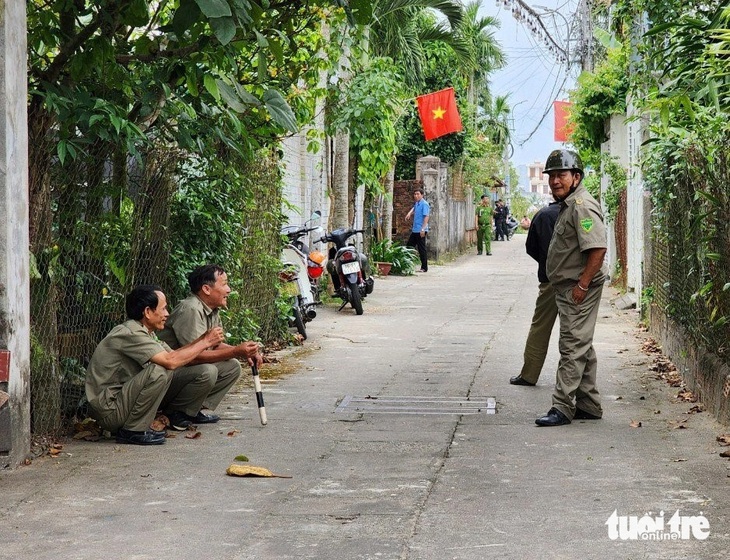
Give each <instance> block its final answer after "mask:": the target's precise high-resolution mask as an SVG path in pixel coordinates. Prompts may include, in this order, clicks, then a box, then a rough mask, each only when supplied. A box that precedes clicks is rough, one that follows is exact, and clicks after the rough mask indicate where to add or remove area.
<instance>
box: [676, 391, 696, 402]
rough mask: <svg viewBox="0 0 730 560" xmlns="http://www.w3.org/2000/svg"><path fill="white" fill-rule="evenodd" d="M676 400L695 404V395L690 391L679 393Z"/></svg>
mask: <svg viewBox="0 0 730 560" xmlns="http://www.w3.org/2000/svg"><path fill="white" fill-rule="evenodd" d="M677 399H679V400H680V401H687V402H697V395H695V394H694V393H693V392H692V391H680V392H679V393H677Z"/></svg>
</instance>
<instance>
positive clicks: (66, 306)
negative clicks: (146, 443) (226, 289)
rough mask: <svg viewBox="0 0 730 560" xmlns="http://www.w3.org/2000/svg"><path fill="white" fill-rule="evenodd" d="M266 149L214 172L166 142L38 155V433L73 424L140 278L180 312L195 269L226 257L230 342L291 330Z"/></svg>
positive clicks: (34, 381) (34, 197) (34, 302)
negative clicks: (103, 344)
mask: <svg viewBox="0 0 730 560" xmlns="http://www.w3.org/2000/svg"><path fill="white" fill-rule="evenodd" d="M37 140H38V139H37ZM40 140H44V139H43V138H40ZM47 140H48V141H46V143H45V146H43V145H36V146H35V148H34V149H35V151H37V152H43V153H45V154H50V153H53V152H52V151H49V149H48V148H49V147H50V146H51V145H52V146H53V147H54V149H55V146H56V144H55V143H53V142H55V140H54V139H53V138H50V139H47ZM43 148H45V151H44V149H43ZM259 156H260V157H259V158H257V159H256V160H255V161H245V160H244V159H243V158H241V157H240V156H239V155H236V154H226V157H227V165H226V166H219V170H218V172H216V173H211V162H210V161H206V160H202V159H201V158H200V157H198V156H194V155H192V154H189V153H184V152H181V151H179V150H174V149H168V148H165V149H162V148H149V149H146V150H143V151H141V152H140V154H139V156H138V157H134V158H132V157H129V156H128V155H127V153H126V151H125V152H124V153H123V154H122V155H118V154H116V152H115V149H114V147H113V146H102V147H99V148H98V149H97V150H93V149H89V150H88V152H85V153H84V154H79V155H78V156H77V157H76V158H74V159H73V160H72V161H70V160H68V159H67V160H66V161H65V163H64V162H62V161H61V159H60V158H59V157H50V158H48V157H47V158H43V157H39V158H36V159H33V158H31V162H32V163H31V166H32V169H31V176H32V177H31V181H35V183H32V186H31V253H32V259H31V262H32V267H31V277H32V279H31V321H32V329H31V330H32V334H31V414H32V430H33V432H34V433H35V434H36V435H49V434H56V433H58V432H59V431H61V430H63V429H65V427H66V426H67V425H68V423H69V421H70V420H72V419H73V417H74V415H75V414H76V412H77V409H78V406H79V404H80V403H81V401H82V397H83V395H84V378H85V370H86V366H87V365H88V362H89V359H90V358H91V355H92V353H93V351H94V349H95V348H96V345H97V344H98V342H99V341H100V340H101V339H102V338H103V337H104V336H105V335H106V334H107V333H108V332H109V330H111V328H112V327H113V326H114V325H116V324H118V323H120V322H122V321H123V320H124V319H125V317H124V297H125V295H126V294H127V293H128V292H129V291H130V290H131V289H132V288H133V287H134V286H136V285H139V284H156V285H159V286H160V287H161V288H162V289H163V291H165V293H166V294H167V296H168V301H169V303H170V306H171V307H172V306H173V305H174V304H175V303H176V302H177V301H178V300H180V299H181V298H183V297H186V295H187V292H188V288H187V281H186V277H187V274H188V273H189V272H190V270H192V269H193V268H194V267H195V266H198V265H201V264H205V263H208V262H216V263H218V264H220V265H222V266H223V267H224V268H226V270H227V271H228V274H229V277H230V278H231V285H232V287H233V288H234V293H233V294H232V297H231V298H229V309H228V310H227V311H226V312H225V318H224V325H225V326H226V327H227V330H228V332H229V335H230V341H231V342H232V343H237V342H239V341H240V340H245V339H250V338H259V339H261V340H264V341H268V340H272V339H274V338H276V337H277V336H280V335H281V333H282V326H281V325H282V321H281V318H280V314H279V311H278V308H277V305H276V297H277V280H276V272H277V270H278V252H279V247H280V236H279V230H280V225H281V220H282V217H281V214H280V211H279V208H280V201H281V188H280V179H279V170H278V166H277V160H276V158H275V156H273V155H271V154H269V153H266V154H259ZM226 169H230V170H231V171H230V172H228V171H226Z"/></svg>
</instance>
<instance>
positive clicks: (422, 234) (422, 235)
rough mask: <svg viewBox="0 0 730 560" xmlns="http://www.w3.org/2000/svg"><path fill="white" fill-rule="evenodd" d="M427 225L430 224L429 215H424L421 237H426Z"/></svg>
mask: <svg viewBox="0 0 730 560" xmlns="http://www.w3.org/2000/svg"><path fill="white" fill-rule="evenodd" d="M427 225H428V216H424V217H423V226H421V237H425V235H426V226H427Z"/></svg>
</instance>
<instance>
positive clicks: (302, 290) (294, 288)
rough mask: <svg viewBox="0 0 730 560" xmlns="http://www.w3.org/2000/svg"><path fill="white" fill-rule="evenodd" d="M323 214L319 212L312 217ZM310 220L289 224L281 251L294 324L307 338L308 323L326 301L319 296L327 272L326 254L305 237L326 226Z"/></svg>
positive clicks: (291, 322)
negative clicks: (322, 277)
mask: <svg viewBox="0 0 730 560" xmlns="http://www.w3.org/2000/svg"><path fill="white" fill-rule="evenodd" d="M320 215H321V214H320V213H319V212H316V213H315V214H314V215H313V217H312V219H315V218H318V217H319V216H320ZM312 219H310V220H308V221H307V223H305V224H304V226H301V227H300V226H285V227H284V228H282V231H281V233H282V235H285V236H286V237H287V240H288V243H287V244H286V245H285V246H284V248H283V249H282V251H281V261H282V263H283V264H284V268H283V270H282V272H281V273H280V274H279V279H280V280H281V281H282V290H283V291H284V293H285V294H286V295H288V296H289V297H291V316H290V318H289V324H290V326H293V327H296V328H297V331H298V332H299V334H300V335H301V336H302V338H304V339H305V340H306V338H307V333H306V326H305V323H308V322H309V321H311V320H312V319H314V318H315V317H316V316H317V311H316V310H315V307H316V306H317V305H320V304H321V303H322V302H321V300H320V298H319V277H321V276H322V273H323V272H324V259H325V257H324V255H323V254H322V253H319V252H318V251H311V252H310V251H309V247H307V245H306V244H305V243H304V237H305V235H306V234H308V233H309V232H311V231H322V228H321V227H319V226H317V227H308V224H309V222H311V221H312Z"/></svg>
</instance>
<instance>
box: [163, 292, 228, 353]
mask: <svg viewBox="0 0 730 560" xmlns="http://www.w3.org/2000/svg"><path fill="white" fill-rule="evenodd" d="M222 326H223V325H222V324H221V318H220V316H219V314H218V310H217V309H211V308H210V307H208V306H207V305H206V304H204V303H203V302H202V301H201V299H200V298H199V297H198V296H196V295H194V294H193V295H191V296H189V297H187V298H185V299H184V300H182V301H181V302H180V303H178V304H177V305H176V306H175V309H174V310H173V311H172V313H171V314H170V316H169V317H168V319H167V322H166V323H165V328H164V330H162V331H161V332H160V339H161V340H164V341H165V342H167V344H169V345H170V347H171V348H174V349H177V348H180V347H181V346H185V345H186V344H190V343H191V342H193V341H194V340H196V339H197V338H198V337H200V335H202V334H204V333H205V332H207V331H209V330H210V329H212V328H213V327H222Z"/></svg>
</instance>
